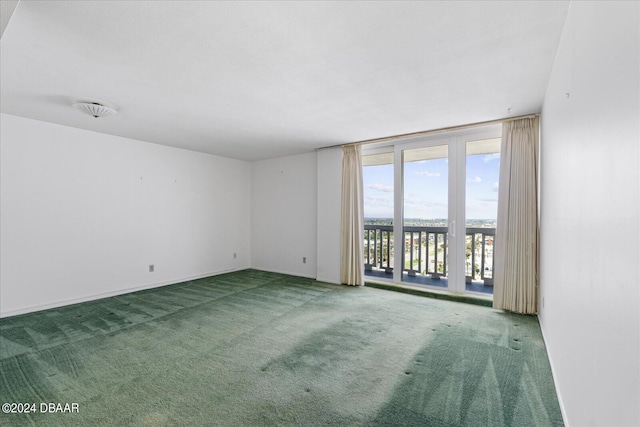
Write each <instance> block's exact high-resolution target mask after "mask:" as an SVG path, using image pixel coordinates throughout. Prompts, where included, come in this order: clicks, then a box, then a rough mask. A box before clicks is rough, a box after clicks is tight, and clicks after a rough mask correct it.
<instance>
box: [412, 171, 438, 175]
mask: <svg viewBox="0 0 640 427" xmlns="http://www.w3.org/2000/svg"><path fill="white" fill-rule="evenodd" d="M416 175H425V176H440V172H429V171H416Z"/></svg>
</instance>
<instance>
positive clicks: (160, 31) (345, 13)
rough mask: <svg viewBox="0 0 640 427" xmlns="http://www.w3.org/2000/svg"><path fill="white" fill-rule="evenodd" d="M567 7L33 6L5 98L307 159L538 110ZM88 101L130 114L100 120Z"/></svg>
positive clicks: (229, 149) (66, 117)
mask: <svg viewBox="0 0 640 427" xmlns="http://www.w3.org/2000/svg"><path fill="white" fill-rule="evenodd" d="M567 8H568V2H566V1H562V2H553V1H533V2H515V1H514V2H505V1H497V2H436V1H429V2H323V1H320V2H206V1H200V2H196V1H174V2H169V1H163V2H150V1H82V2H81V1H42V2H40V1H24V0H23V1H21V2H20V3H19V4H18V6H17V8H16V10H15V13H14V15H13V17H12V18H11V21H10V22H9V25H8V26H7V28H6V31H5V32H4V34H3V35H2V40H1V50H0V55H1V64H0V65H1V75H0V78H1V80H0V89H1V98H0V104H1V109H2V112H3V113H8V114H14V115H18V116H24V117H30V118H34V119H38V120H44V121H48V122H54V123H60V124H63V125H68V126H74V127H78V128H83V129H89V130H94V131H98V132H103V133H107V134H113V135H120V136H125V137H129V138H135V139H139V140H143V141H149V142H154V143H158V144H164V145H170V146H175V147H181V148H186V149H190V150H196V151H202V152H206V153H212V154H217V155H221V156H225V157H232V158H237V159H244V160H258V159H265V158H270V157H278V156H283V155H287V154H296V153H302V152H309V151H313V149H315V148H318V147H323V146H329V145H335V144H341V143H347V142H353V141H360V140H365V139H370V138H378V137H384V136H389V135H396V134H403V133H409V132H416V131H422V130H429V129H437V128H441V127H446V126H453V125H459V124H465V123H475V122H480V121H486V120H494V119H500V118H504V117H507V116H516V115H520V114H528V113H534V112H539V111H540V109H541V107H542V102H543V97H544V93H545V89H546V86H547V81H548V78H549V74H550V72H551V67H552V64H553V59H554V57H555V52H556V48H557V46H558V42H559V39H560V34H561V31H562V26H563V25H564V21H565V17H566V14H567ZM79 100H89V101H97V102H102V103H104V104H106V105H109V106H112V107H114V108H116V109H117V110H118V111H119V113H118V114H117V115H115V116H111V117H106V118H101V119H94V118H92V117H90V116H87V115H83V114H82V113H80V112H78V111H77V110H75V109H73V108H72V107H71V104H72V103H73V102H76V101H79ZM509 108H510V111H508V109H509Z"/></svg>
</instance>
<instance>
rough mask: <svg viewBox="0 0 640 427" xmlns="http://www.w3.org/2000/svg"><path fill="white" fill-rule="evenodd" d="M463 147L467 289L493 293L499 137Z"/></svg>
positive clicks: (474, 142)
mask: <svg viewBox="0 0 640 427" xmlns="http://www.w3.org/2000/svg"><path fill="white" fill-rule="evenodd" d="M466 151H467V156H466V176H467V182H466V192H465V193H466V202H465V205H466V212H465V218H466V228H467V231H466V233H465V234H466V236H465V239H466V241H465V277H466V289H467V290H468V291H474V292H482V293H487V294H493V266H494V257H493V248H494V246H493V240H494V236H495V231H496V223H497V215H498V178H499V175H500V138H493V139H485V140H479V141H470V142H467V146H466Z"/></svg>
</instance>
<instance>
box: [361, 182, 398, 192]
mask: <svg viewBox="0 0 640 427" xmlns="http://www.w3.org/2000/svg"><path fill="white" fill-rule="evenodd" d="M367 188H370V189H372V190H378V191H384V192H385V193H393V186H392V185H382V184H369V185H367Z"/></svg>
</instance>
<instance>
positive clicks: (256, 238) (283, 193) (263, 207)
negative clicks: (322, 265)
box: [251, 153, 317, 278]
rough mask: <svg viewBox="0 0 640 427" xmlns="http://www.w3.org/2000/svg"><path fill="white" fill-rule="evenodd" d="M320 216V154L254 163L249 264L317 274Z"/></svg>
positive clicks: (310, 275) (312, 275)
mask: <svg viewBox="0 0 640 427" xmlns="http://www.w3.org/2000/svg"><path fill="white" fill-rule="evenodd" d="M316 214H317V160H316V153H308V154H300V155H295V156H287V157H279V158H276V159H269V160H261V161H257V162H253V163H252V164H251V266H252V267H253V268H256V269H259V270H266V271H274V272H278V273H286V274H294V275H298V276H304V277H312V278H315V277H316V250H317V248H316V244H317V243H316V233H317V231H316V230H317V225H316V224H317V220H316ZM303 257H306V259H307V262H306V263H303Z"/></svg>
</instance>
